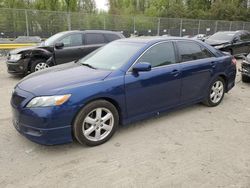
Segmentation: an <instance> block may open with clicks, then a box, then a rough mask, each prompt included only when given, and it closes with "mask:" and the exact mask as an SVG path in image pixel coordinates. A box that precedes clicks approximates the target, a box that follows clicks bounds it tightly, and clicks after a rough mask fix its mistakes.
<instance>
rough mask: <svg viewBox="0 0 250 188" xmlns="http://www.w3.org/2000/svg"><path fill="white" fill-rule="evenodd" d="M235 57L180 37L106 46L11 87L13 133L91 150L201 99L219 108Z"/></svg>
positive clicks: (231, 77) (230, 83)
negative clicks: (124, 129) (129, 127)
mask: <svg viewBox="0 0 250 188" xmlns="http://www.w3.org/2000/svg"><path fill="white" fill-rule="evenodd" d="M235 76H236V60H235V59H234V58H233V57H232V56H230V55H226V54H224V53H222V52H220V51H218V50H216V49H214V48H213V47H211V46H209V45H207V44H205V43H203V42H201V41H195V40H192V39H184V38H144V39H143V38H135V39H121V40H117V41H115V42H112V43H110V44H108V45H106V46H104V47H102V48H100V49H98V50H96V51H94V52H92V53H91V54H89V55H88V56H86V57H84V58H83V59H80V60H79V61H76V62H71V63H67V64H64V65H61V66H56V67H52V68H49V69H47V70H43V71H39V72H37V73H34V74H31V75H29V76H27V77H26V78H24V79H23V80H21V81H20V82H19V83H18V84H17V85H16V87H15V89H14V91H13V94H12V98H11V105H12V109H13V124H14V126H15V128H16V129H17V130H18V131H19V132H20V133H21V134H23V135H24V136H25V137H27V138H28V139H30V140H32V141H34V142H37V143H40V144H45V145H54V144H63V143H68V142H71V141H72V140H73V138H76V140H77V141H78V142H79V143H81V144H87V145H89V146H95V145H99V144H102V143H104V142H106V141H107V140H109V139H110V138H111V137H112V135H113V134H114V133H115V131H116V129H117V128H118V125H122V124H128V123H131V122H134V121H138V120H141V119H145V118H148V117H151V116H155V115H158V114H160V113H162V112H166V111H169V110H173V109H176V108H179V107H183V106H187V105H191V104H194V103H199V102H203V103H204V104H206V105H207V106H210V107H213V106H217V105H218V104H220V102H221V101H222V99H223V96H224V93H226V92H228V91H229V90H230V89H232V88H233V86H234V84H235Z"/></svg>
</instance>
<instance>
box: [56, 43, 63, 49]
mask: <svg viewBox="0 0 250 188" xmlns="http://www.w3.org/2000/svg"><path fill="white" fill-rule="evenodd" d="M63 47H64V44H63V43H62V42H57V43H56V44H55V48H56V49H62V48H63Z"/></svg>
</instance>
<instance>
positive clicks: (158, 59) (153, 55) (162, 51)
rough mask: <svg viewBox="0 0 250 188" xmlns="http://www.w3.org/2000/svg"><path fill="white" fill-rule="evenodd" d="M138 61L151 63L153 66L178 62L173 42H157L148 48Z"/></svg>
mask: <svg viewBox="0 0 250 188" xmlns="http://www.w3.org/2000/svg"><path fill="white" fill-rule="evenodd" d="M138 62H139V63H140V62H147V63H150V64H151V66H152V67H159V66H164V65H170V64H173V63H176V58H175V51H174V46H173V43H172V42H164V43H160V44H156V45H155V46H153V47H151V48H150V49H148V50H147V51H146V52H145V53H144V54H143V55H142V56H141V57H140V59H139V60H138Z"/></svg>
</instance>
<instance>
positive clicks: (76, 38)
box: [60, 33, 82, 47]
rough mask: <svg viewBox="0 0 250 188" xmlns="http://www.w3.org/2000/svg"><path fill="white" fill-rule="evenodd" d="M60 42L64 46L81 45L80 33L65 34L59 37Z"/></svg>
mask: <svg viewBox="0 0 250 188" xmlns="http://www.w3.org/2000/svg"><path fill="white" fill-rule="evenodd" d="M60 42H62V43H63V44H64V46H65V47H69V46H81V45H82V34H81V33H76V34H71V35H68V36H66V37H65V38H63V39H61V40H60Z"/></svg>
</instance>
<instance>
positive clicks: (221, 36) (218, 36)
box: [208, 32, 235, 41]
mask: <svg viewBox="0 0 250 188" xmlns="http://www.w3.org/2000/svg"><path fill="white" fill-rule="evenodd" d="M234 35H235V33H233V32H228V33H226V32H217V33H215V34H213V35H212V36H210V37H209V38H208V39H209V40H221V41H231V40H232V39H233V37H234Z"/></svg>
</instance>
